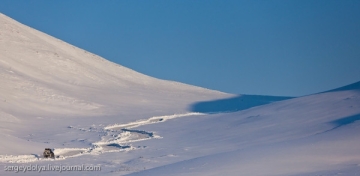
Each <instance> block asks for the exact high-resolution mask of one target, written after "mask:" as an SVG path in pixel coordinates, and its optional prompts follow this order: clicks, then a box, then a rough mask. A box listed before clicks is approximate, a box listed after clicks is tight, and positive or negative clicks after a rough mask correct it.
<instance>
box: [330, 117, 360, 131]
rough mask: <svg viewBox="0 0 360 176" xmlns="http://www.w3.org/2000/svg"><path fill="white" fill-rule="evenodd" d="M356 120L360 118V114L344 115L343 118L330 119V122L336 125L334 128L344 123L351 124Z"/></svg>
mask: <svg viewBox="0 0 360 176" xmlns="http://www.w3.org/2000/svg"><path fill="white" fill-rule="evenodd" d="M358 120H360V114H357V115H353V116H349V117H344V118H341V119H338V120H335V121H332V122H331V123H332V124H335V125H336V127H335V128H339V127H341V126H344V125H349V124H352V123H354V122H355V121H358Z"/></svg>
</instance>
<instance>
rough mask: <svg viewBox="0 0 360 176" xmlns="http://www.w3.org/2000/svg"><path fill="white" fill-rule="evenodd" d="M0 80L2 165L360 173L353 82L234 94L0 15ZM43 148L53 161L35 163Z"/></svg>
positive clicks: (144, 171)
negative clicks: (131, 64) (151, 71)
mask: <svg viewBox="0 0 360 176" xmlns="http://www.w3.org/2000/svg"><path fill="white" fill-rule="evenodd" d="M0 81H1V86H0V139H1V140H0V141H1V144H2V145H0V166H1V167H4V168H5V167H6V166H9V165H13V166H26V164H39V165H46V164H49V163H50V164H52V165H64V166H73V165H78V164H79V163H85V164H87V165H96V166H101V171H100V172H81V174H84V175H138V176H141V175H144V176H151V175H154V176H160V175H197V176H199V175H200V176H202V175H204V176H205V175H206V176H208V175H214V176H217V175H251V176H269V175H277V176H285V175H286V176H289V175H292V176H300V175H301V176H310V175H349V176H350V175H359V173H360V159H359V158H360V150H359V147H360V137H359V135H358V134H359V132H360V123H359V121H360V91H359V85H360V82H357V83H354V84H351V85H348V86H344V87H340V88H337V89H333V90H330V91H326V92H322V93H317V94H313V95H308V96H303V97H297V98H293V97H272V96H253V95H238V96H235V95H231V94H226V93H222V92H218V91H213V90H208V89H204V88H199V87H195V86H190V85H186V84H182V83H177V82H172V81H164V80H160V79H156V78H152V77H149V76H146V75H143V74H141V73H137V72H135V71H133V70H131V69H128V68H125V67H123V66H120V65H117V64H114V63H111V62H109V61H107V60H105V59H103V58H101V57H99V56H96V55H94V54H91V53H88V52H87V51H84V50H82V49H79V48H77V47H75V46H72V45H70V44H67V43H65V42H63V41H61V40H58V39H55V38H53V37H51V36H49V35H47V34H44V33H42V32H39V31H37V30H35V29H32V28H30V27H27V26H25V25H23V24H21V23H19V22H16V21H15V20H13V19H11V18H9V17H7V16H5V15H3V14H0ZM225 111H226V112H227V113H224V112H225ZM44 148H52V149H54V153H55V155H56V156H57V157H56V158H55V159H46V158H43V157H42V152H43V150H44ZM12 173H15V172H9V171H5V170H0V175H9V174H12ZM26 174H29V175H38V174H39V173H38V172H27V173H26ZM49 174H50V175H58V174H59V173H58V172H45V175H49ZM62 174H66V175H79V172H66V173H62Z"/></svg>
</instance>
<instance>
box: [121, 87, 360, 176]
mask: <svg viewBox="0 0 360 176" xmlns="http://www.w3.org/2000/svg"><path fill="white" fill-rule="evenodd" d="M352 85H356V84H352ZM346 87H347V88H346V89H338V90H337V91H332V92H327V93H321V94H315V95H311V96H304V97H300V98H294V99H290V100H284V101H280V102H275V103H272V104H268V105H264V106H258V107H254V108H251V109H247V110H243V111H240V112H236V113H228V114H216V115H207V116H201V117H200V118H196V119H194V118H186V119H179V120H174V121H169V122H166V123H168V124H167V125H161V124H156V125H152V126H147V127H142V128H141V129H142V130H152V129H156V131H158V134H159V135H161V136H163V139H162V141H161V143H159V142H157V141H144V142H141V143H139V145H141V144H142V143H144V144H143V145H148V146H152V147H153V148H154V149H157V148H163V150H162V152H164V153H162V154H163V155H164V156H167V155H170V154H171V155H172V156H176V157H172V158H171V157H170V158H171V159H169V160H170V161H171V162H169V163H167V164H163V163H161V164H158V163H156V162H154V160H151V159H150V158H157V157H158V155H156V154H154V155H153V154H142V156H143V155H144V156H143V158H141V159H135V161H136V162H138V163H137V165H141V164H143V165H146V166H147V167H154V168H153V169H148V170H144V171H141V172H137V173H134V174H131V175H134V176H135V175H136V176H138V175H141V176H143V175H146V176H153V175H154V176H155V175H156V176H160V175H206V176H208V175H214V176H215V175H251V176H257V175H263V176H269V175H284V176H285V175H299V176H300V175H306V176H307V175H309V176H310V175H347V176H348V175H349V176H350V175H360V150H359V149H360V136H359V133H360V89H359V88H358V87H357V86H351V85H350V86H346ZM184 127H186V128H185V129H186V130H184ZM144 158H146V159H149V160H150V161H148V160H146V159H144ZM157 159H158V158H157ZM158 160H160V159H158ZM135 161H132V162H135ZM139 163H141V164H139ZM137 165H134V164H129V165H126V166H127V167H135V168H136V166H137ZM120 173H121V172H120Z"/></svg>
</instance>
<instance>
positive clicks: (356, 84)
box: [320, 81, 360, 93]
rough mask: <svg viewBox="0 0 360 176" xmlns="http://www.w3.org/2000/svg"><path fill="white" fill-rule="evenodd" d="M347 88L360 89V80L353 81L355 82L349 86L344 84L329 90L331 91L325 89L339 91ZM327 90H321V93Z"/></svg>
mask: <svg viewBox="0 0 360 176" xmlns="http://www.w3.org/2000/svg"><path fill="white" fill-rule="evenodd" d="M345 90H356V91H360V81H359V82H356V83H353V84H349V85H347V86H343V87H339V88H336V89H333V90H329V91H325V92H337V91H345ZM325 92H320V93H325Z"/></svg>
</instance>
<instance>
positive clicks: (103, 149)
mask: <svg viewBox="0 0 360 176" xmlns="http://www.w3.org/2000/svg"><path fill="white" fill-rule="evenodd" d="M196 115H203V114H201V113H185V114H174V115H166V116H155V117H151V118H149V119H145V120H139V121H136V122H129V123H126V124H114V125H109V126H106V127H104V128H103V129H101V130H96V129H92V128H90V129H92V130H85V129H84V128H79V129H78V130H81V131H89V132H96V133H95V134H105V135H103V136H102V137H101V140H100V141H98V142H94V143H92V146H91V147H89V148H55V149H54V154H55V157H56V158H55V160H64V159H67V158H73V157H79V156H82V155H99V154H102V153H108V152H122V151H129V150H136V149H141V148H146V146H137V147H134V146H133V143H134V142H139V141H143V140H149V139H153V138H162V137H161V136H159V135H157V134H155V133H154V132H148V131H143V130H136V129H132V128H135V127H140V126H143V125H150V124H154V123H161V122H165V121H166V120H170V119H174V118H179V117H186V116H196ZM68 128H69V129H74V127H72V126H69V127H68ZM52 160H53V159H46V158H43V157H42V156H41V154H29V155H0V162H7V163H29V162H37V161H52Z"/></svg>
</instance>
